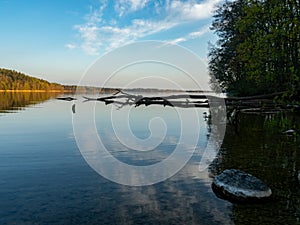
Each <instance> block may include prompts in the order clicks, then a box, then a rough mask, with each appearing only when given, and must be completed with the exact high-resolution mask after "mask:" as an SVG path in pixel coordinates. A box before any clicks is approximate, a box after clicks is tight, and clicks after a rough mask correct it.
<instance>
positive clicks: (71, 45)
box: [65, 43, 77, 50]
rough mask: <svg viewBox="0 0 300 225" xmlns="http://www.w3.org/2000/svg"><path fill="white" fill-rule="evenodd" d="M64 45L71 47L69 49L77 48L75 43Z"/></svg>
mask: <svg viewBox="0 0 300 225" xmlns="http://www.w3.org/2000/svg"><path fill="white" fill-rule="evenodd" d="M65 47H66V48H68V49H71V50H73V49H75V48H77V46H76V45H75V44H71V43H69V44H66V45H65Z"/></svg>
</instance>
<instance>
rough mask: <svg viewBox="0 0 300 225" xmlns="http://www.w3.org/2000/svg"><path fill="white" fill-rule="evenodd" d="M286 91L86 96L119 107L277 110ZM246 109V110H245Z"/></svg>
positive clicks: (119, 92)
mask: <svg viewBox="0 0 300 225" xmlns="http://www.w3.org/2000/svg"><path fill="white" fill-rule="evenodd" d="M283 94H284V92H278V93H273V94H266V95H257V96H251V97H225V98H223V97H217V96H212V95H203V94H177V95H174V94H173V95H167V96H153V97H147V96H143V95H141V94H129V93H126V92H124V91H122V90H117V92H116V93H114V94H113V95H110V96H106V97H99V98H89V97H84V98H85V101H101V102H104V103H105V104H106V105H108V104H115V105H117V106H118V107H119V108H122V107H124V106H126V105H129V106H132V105H134V106H135V107H138V106H141V105H144V106H149V105H162V106H164V107H165V106H170V107H180V108H195V107H201V108H209V106H210V105H211V104H212V103H214V104H218V103H220V104H221V103H225V105H226V106H227V107H229V108H235V109H238V110H244V109H249V108H251V109H254V108H255V109H258V110H257V111H260V112H261V111H264V110H266V111H274V110H275V111H276V110H278V109H284V108H285V106H284V105H275V104H274V101H273V100H274V98H275V97H276V96H281V95H283ZM245 111H246V110H245Z"/></svg>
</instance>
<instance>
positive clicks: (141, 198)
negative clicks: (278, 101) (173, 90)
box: [0, 93, 300, 224]
mask: <svg viewBox="0 0 300 225" xmlns="http://www.w3.org/2000/svg"><path fill="white" fill-rule="evenodd" d="M54 97H55V96H53V95H47V94H33V93H31V94H28V93H27V94H21V93H19V94H3V93H2V94H1V96H0V102H1V108H0V110H1V111H0V127H1V129H0V224H300V221H299V218H300V185H299V181H298V179H297V175H298V171H299V170H300V153H299V151H300V147H299V145H300V144H299V138H298V136H293V137H287V136H286V135H283V134H282V133H281V132H282V129H285V128H286V127H291V126H293V127H295V129H299V125H298V124H299V117H297V116H295V115H286V116H282V115H281V117H280V116H277V117H280V118H275V117H276V116H265V115H253V114H251V115H246V114H242V115H241V116H240V118H239V119H240V121H239V126H238V127H234V126H232V125H230V124H228V126H227V130H226V135H225V139H224V142H223V145H222V148H221V150H220V151H219V152H218V154H217V157H216V158H215V160H214V161H213V162H211V164H210V166H209V168H208V169H207V170H205V171H203V172H200V171H199V169H198V168H199V159H200V158H201V151H197V150H196V151H195V153H194V155H193V157H192V158H191V159H190V161H189V162H188V163H187V165H186V166H185V167H184V168H183V169H182V170H181V171H180V172H178V173H177V174H176V175H175V176H173V177H171V178H170V179H167V180H166V181H163V182H161V183H158V184H154V185H150V186H144V187H130V186H124V185H119V184H116V183H113V182H111V181H109V180H107V179H105V178H103V177H102V176H100V175H98V173H96V172H95V171H94V170H93V169H91V168H90V167H89V165H88V164H87V162H86V161H85V160H84V158H83V157H82V155H81V153H80V151H79V149H78V147H77V145H76V140H75V137H74V134H73V127H72V110H71V107H72V104H73V103H70V102H65V101H59V100H56V99H54ZM81 100H82V99H80V101H81ZM87 104H90V103H87ZM112 107H114V106H105V105H104V104H102V103H100V102H99V103H97V109H96V117H95V121H96V125H97V129H98V132H99V135H100V136H101V137H102V138H103V140H105V142H106V145H107V146H109V147H110V148H111V149H112V152H111V153H112V155H114V156H115V157H116V158H118V159H119V160H122V161H124V162H127V163H130V164H133V165H147V164H151V163H155V162H157V161H159V160H162V159H164V158H165V157H166V156H167V155H168V154H171V153H172V151H173V150H174V146H175V145H176V142H177V141H178V138H179V135H180V132H179V130H180V123H179V122H178V117H177V116H176V115H177V114H176V113H174V112H175V111H174V109H172V108H167V107H166V108H164V107H162V106H160V107H159V106H148V107H147V108H146V107H138V108H134V109H132V110H131V117H130V118H129V121H130V126H131V128H132V132H133V133H134V134H135V135H136V137H138V138H147V137H148V136H149V135H150V133H149V128H148V122H149V119H150V118H151V117H155V116H161V117H162V118H164V119H165V122H166V124H167V125H169V126H168V130H167V133H166V134H167V138H166V139H165V140H164V141H163V142H162V143H161V145H159V146H158V147H157V150H158V152H159V153H160V154H155V153H153V152H151V151H150V152H149V153H148V154H143V155H142V156H144V157H141V154H137V153H135V154H132V152H130V151H127V150H126V146H125V147H124V146H123V145H120V143H119V142H118V141H117V140H115V139H113V138H110V137H111V136H112V135H111V132H113V131H112V129H111V123H110V121H109V120H107V115H108V112H109V110H111V108H112ZM197 110H199V111H200V115H202V113H203V112H205V111H207V110H206V109H197ZM184 112H185V113H189V111H188V109H185V111H184ZM117 113H122V109H120V110H119V111H118V112H117ZM200 121H201V122H200V123H201V127H200V128H199V127H198V128H197V127H191V129H200V136H199V142H198V145H197V148H199V149H201V148H203V147H204V146H205V145H206V144H207V138H208V136H209V130H210V129H209V124H207V122H206V121H205V120H204V118H202V117H201V118H200ZM277 121H280V122H277ZM120 146H123V147H120ZM228 168H237V169H242V170H244V171H246V172H250V173H252V174H254V175H255V176H257V177H259V178H260V179H262V180H263V181H265V182H266V183H267V184H268V185H269V186H270V187H271V188H272V190H273V193H274V195H273V198H272V199H271V201H270V202H268V203H264V204H261V205H239V204H232V203H230V202H227V201H224V200H222V199H219V198H217V197H216V196H215V194H214V193H213V192H212V190H211V182H212V177H213V176H215V175H217V174H219V173H220V172H222V171H223V170H224V169H228Z"/></svg>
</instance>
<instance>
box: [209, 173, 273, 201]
mask: <svg viewBox="0 0 300 225" xmlns="http://www.w3.org/2000/svg"><path fill="white" fill-rule="evenodd" d="M212 189H213V191H214V193H215V194H216V195H217V196H218V197H220V198H222V199H226V200H229V201H231V202H240V203H250V202H259V201H262V200H266V199H267V198H269V197H270V196H271V195H272V191H271V189H270V188H269V187H268V186H267V185H266V184H265V183H264V182H262V181H261V180H260V179H258V178H256V177H254V176H252V175H251V174H248V173H245V172H243V171H240V170H236V169H230V170H224V171H223V172H222V173H221V174H220V175H218V176H216V177H215V178H214V181H213V183H212Z"/></svg>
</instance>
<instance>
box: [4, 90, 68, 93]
mask: <svg viewBox="0 0 300 225" xmlns="http://www.w3.org/2000/svg"><path fill="white" fill-rule="evenodd" d="M0 92H2V93H3V92H36V93H38V92H40V93H47V92H48V93H49V92H52V93H71V92H72V91H70V90H0Z"/></svg>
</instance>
